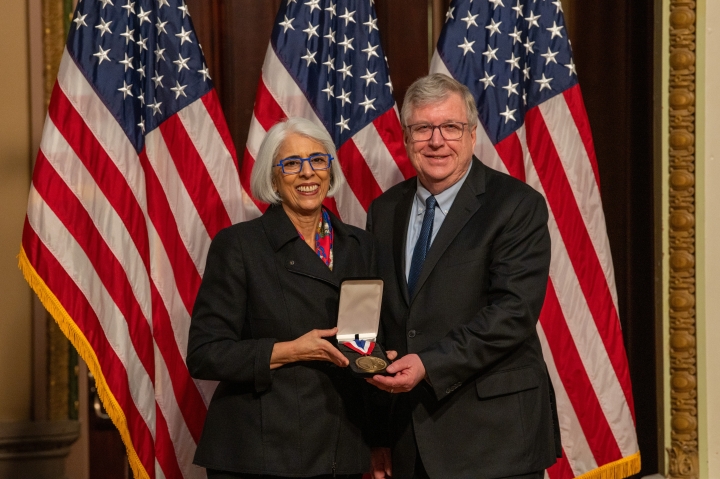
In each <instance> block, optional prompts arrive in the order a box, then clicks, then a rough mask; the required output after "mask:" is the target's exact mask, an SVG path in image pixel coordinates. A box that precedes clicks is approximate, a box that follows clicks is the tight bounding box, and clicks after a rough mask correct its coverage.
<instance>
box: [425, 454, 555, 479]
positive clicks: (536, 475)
mask: <svg viewBox="0 0 720 479" xmlns="http://www.w3.org/2000/svg"><path fill="white" fill-rule="evenodd" d="M544 477H545V471H538V472H533V473H531V474H523V475H522V476H510V477H503V478H502V479H543V478H544ZM413 479H430V476H428V473H427V471H426V470H425V466H424V465H423V462H422V459H421V458H420V451H418V450H416V451H415V472H414V473H413Z"/></svg>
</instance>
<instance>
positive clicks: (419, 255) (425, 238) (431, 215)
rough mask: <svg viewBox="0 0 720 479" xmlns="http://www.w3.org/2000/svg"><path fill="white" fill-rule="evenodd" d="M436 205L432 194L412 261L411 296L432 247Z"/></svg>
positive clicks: (409, 289)
mask: <svg viewBox="0 0 720 479" xmlns="http://www.w3.org/2000/svg"><path fill="white" fill-rule="evenodd" d="M435 205H437V200H436V199H435V197H434V196H432V195H430V196H429V197H428V199H427V200H425V216H424V217H423V222H422V227H420V236H418V239H417V242H416V243H415V249H414V250H413V255H412V261H411V262H410V275H409V277H408V293H410V296H412V294H413V290H414V289H415V283H417V280H418V278H419V277H420V272H421V271H422V267H423V263H424V262H425V257H426V256H427V252H428V250H429V249H430V238H432V230H433V222H434V221H435Z"/></svg>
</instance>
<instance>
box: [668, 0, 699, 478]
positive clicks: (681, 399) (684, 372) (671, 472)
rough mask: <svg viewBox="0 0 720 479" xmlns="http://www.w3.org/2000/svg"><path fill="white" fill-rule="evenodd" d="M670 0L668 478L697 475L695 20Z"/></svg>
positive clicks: (683, 0)
mask: <svg viewBox="0 0 720 479" xmlns="http://www.w3.org/2000/svg"><path fill="white" fill-rule="evenodd" d="M696 8H697V6H696V3H695V1H693V0H670V91H669V105H670V131H669V140H670V141H669V144H670V171H669V174H670V181H669V198H670V221H669V239H670V251H669V254H670V291H669V293H670V305H669V306H670V385H669V386H670V415H671V424H670V425H671V433H670V435H671V444H670V447H669V448H668V455H669V460H670V463H669V466H668V477H670V478H678V479H679V478H683V479H685V478H688V479H689V478H698V477H699V475H700V471H699V460H698V417H697V414H698V409H697V348H696V336H695V334H696V309H695V80H696V77H695V40H696V37H695V19H696Z"/></svg>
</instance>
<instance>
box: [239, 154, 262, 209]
mask: <svg viewBox="0 0 720 479" xmlns="http://www.w3.org/2000/svg"><path fill="white" fill-rule="evenodd" d="M254 165H255V158H253V157H252V155H251V154H250V150H248V149H247V146H246V147H245V152H244V154H243V161H242V164H241V165H240V184H241V185H242V187H243V189H244V190H245V192H246V193H247V194H248V195H250V198H252V200H253V203H255V206H257V207H258V209H259V210H260V212H261V213H265V210H266V209H267V207H268V205H267V203H262V202H260V201H258V200H256V199H255V197H253V196H252V194H251V190H250V173H252V169H253V166H254Z"/></svg>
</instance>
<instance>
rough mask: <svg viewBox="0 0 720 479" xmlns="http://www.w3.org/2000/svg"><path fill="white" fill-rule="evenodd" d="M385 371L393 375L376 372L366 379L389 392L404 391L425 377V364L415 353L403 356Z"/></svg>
mask: <svg viewBox="0 0 720 479" xmlns="http://www.w3.org/2000/svg"><path fill="white" fill-rule="evenodd" d="M386 371H387V372H388V373H389V374H394V376H380V375H378V374H376V375H375V376H373V377H372V378H369V379H366V381H367V382H369V383H370V384H372V385H373V386H376V387H379V388H380V389H382V390H384V391H388V392H390V393H406V392H408V391H410V390H411V389H412V388H414V387H415V386H416V385H417V384H418V383H419V382H420V381H422V380H423V379H424V378H425V366H423V363H422V361H421V360H420V356H418V355H417V354H408V355H407V356H403V357H402V358H400V359H398V360H397V361H395V362H394V363H392V364H391V365H390V366H388V367H387V369H386Z"/></svg>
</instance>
